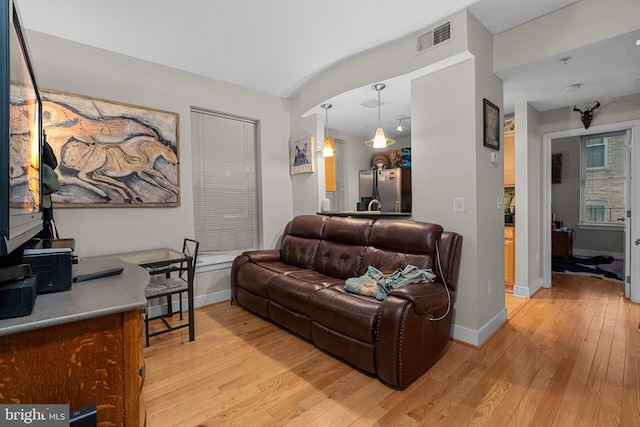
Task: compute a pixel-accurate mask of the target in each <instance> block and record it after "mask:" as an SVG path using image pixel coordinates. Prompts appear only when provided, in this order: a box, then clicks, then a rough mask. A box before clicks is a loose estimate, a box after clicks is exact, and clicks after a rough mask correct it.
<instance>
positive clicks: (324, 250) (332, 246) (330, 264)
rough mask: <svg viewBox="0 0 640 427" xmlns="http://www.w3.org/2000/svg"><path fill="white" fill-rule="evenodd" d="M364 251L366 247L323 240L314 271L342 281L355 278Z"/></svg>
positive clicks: (319, 247)
mask: <svg viewBox="0 0 640 427" xmlns="http://www.w3.org/2000/svg"><path fill="white" fill-rule="evenodd" d="M365 250H366V246H356V245H347V244H344V243H338V242H332V241H327V240H323V241H322V242H320V245H319V246H318V251H317V253H316V258H315V261H314V270H317V271H320V272H322V273H324V274H326V275H327V276H331V277H337V278H340V279H342V280H345V279H348V278H349V277H355V276H357V275H358V272H359V271H360V266H361V265H362V257H363V255H364V253H365Z"/></svg>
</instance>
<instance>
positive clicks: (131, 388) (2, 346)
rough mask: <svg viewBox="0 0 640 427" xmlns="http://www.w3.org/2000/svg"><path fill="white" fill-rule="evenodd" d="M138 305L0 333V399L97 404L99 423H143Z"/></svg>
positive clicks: (142, 363)
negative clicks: (12, 332) (80, 318)
mask: <svg viewBox="0 0 640 427" xmlns="http://www.w3.org/2000/svg"><path fill="white" fill-rule="evenodd" d="M142 325H143V323H142V313H141V310H140V309H135V310H131V311H126V312H123V313H114V314H109V315H105V316H101V317H96V318H91V319H86V320H80V321H76V322H72V323H66V324H62V325H56V326H51V327H48V328H44V329H36V330H32V331H27V332H22V333H18V334H13V335H6V336H1V337H0V360H3V361H4V363H1V364H0V378H2V379H3V380H2V382H1V383H0V402H2V403H21V404H47V403H52V404H53V403H68V404H69V406H70V410H72V411H73V410H75V409H78V408H81V407H83V406H86V405H90V404H96V406H97V421H98V425H114V426H143V425H145V410H144V399H143V397H142V394H141V389H142V385H143V382H144V368H143V367H144V361H143V360H144V359H143V358H142V356H141V355H142V346H143V339H142V338H143V336H142V334H141V332H142Z"/></svg>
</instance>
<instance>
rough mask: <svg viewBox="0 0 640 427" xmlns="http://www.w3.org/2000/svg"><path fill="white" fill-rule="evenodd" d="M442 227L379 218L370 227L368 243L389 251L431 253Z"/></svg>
mask: <svg viewBox="0 0 640 427" xmlns="http://www.w3.org/2000/svg"><path fill="white" fill-rule="evenodd" d="M441 235H442V227H441V226H440V225H437V224H430V223H424V222H415V221H395V220H391V219H379V220H377V221H376V222H375V223H374V224H373V226H372V228H371V235H370V236H369V245H370V246H375V247H377V248H382V249H388V250H390V251H402V252H408V253H422V254H433V253H434V252H435V250H436V242H437V241H438V240H439V239H440V236H441Z"/></svg>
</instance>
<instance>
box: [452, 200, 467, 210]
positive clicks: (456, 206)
mask: <svg viewBox="0 0 640 427" xmlns="http://www.w3.org/2000/svg"><path fill="white" fill-rule="evenodd" d="M464 210H465V209H464V197H454V198H453V212H455V213H464Z"/></svg>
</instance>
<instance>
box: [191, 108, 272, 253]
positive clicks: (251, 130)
mask: <svg viewBox="0 0 640 427" xmlns="http://www.w3.org/2000/svg"><path fill="white" fill-rule="evenodd" d="M256 129H257V125H256V122H255V121H251V120H246V119H242V118H237V117H232V116H226V115H223V114H219V113H214V112H210V111H206V110H200V109H196V108H192V109H191V138H192V160H193V168H192V171H193V172H192V173H193V207H194V209H193V211H194V224H195V235H196V239H197V240H198V241H199V242H200V251H202V252H229V251H237V250H244V249H251V248H257V247H258V245H259V239H258V236H259V230H258V213H257V206H258V203H257V200H258V193H257V174H256Z"/></svg>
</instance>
